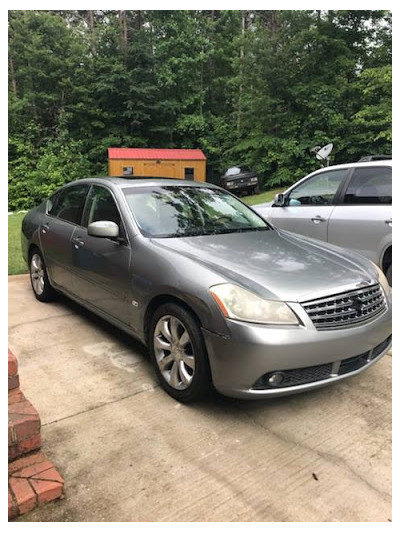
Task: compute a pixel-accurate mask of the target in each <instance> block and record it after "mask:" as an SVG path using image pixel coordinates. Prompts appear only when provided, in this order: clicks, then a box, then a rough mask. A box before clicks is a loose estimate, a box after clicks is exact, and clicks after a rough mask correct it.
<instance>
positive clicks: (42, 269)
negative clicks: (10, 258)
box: [29, 248, 57, 302]
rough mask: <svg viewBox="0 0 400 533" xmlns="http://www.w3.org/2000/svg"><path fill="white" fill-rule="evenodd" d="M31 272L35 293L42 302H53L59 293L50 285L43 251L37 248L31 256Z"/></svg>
mask: <svg viewBox="0 0 400 533" xmlns="http://www.w3.org/2000/svg"><path fill="white" fill-rule="evenodd" d="M29 274H30V278H31V285H32V289H33V293H34V295H35V297H36V299H37V300H39V301H40V302H51V301H52V300H54V298H55V296H56V295H57V293H56V291H55V290H54V289H53V287H52V286H51V285H50V281H49V277H48V275H47V270H46V265H45V262H44V259H43V256H42V254H41V252H40V251H39V250H38V249H37V248H35V249H34V250H33V252H32V254H31V256H30V261H29Z"/></svg>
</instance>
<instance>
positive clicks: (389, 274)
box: [386, 265, 392, 286]
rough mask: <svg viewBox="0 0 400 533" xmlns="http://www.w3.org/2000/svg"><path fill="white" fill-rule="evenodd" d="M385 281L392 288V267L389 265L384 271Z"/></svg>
mask: <svg viewBox="0 0 400 533" xmlns="http://www.w3.org/2000/svg"><path fill="white" fill-rule="evenodd" d="M386 279H387V280H388V283H389V285H390V286H392V265H389V267H388V269H387V270H386Z"/></svg>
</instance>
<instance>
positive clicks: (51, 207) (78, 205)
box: [48, 185, 89, 224]
mask: <svg viewBox="0 0 400 533" xmlns="http://www.w3.org/2000/svg"><path fill="white" fill-rule="evenodd" d="M88 189H89V187H88V185H76V186H74V187H67V188H66V189H63V190H61V191H60V192H59V193H56V194H55V195H54V196H52V197H51V199H50V201H49V202H48V214H49V215H51V216H53V217H57V218H61V219H62V220H65V221H67V222H72V223H73V224H80V223H81V218H82V211H83V206H84V205H85V199H86V194H87V192H88Z"/></svg>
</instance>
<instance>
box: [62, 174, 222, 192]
mask: <svg viewBox="0 0 400 533" xmlns="http://www.w3.org/2000/svg"><path fill="white" fill-rule="evenodd" d="M77 183H97V184H101V183H104V184H109V185H113V186H117V187H119V188H121V189H127V188H131V187H156V186H157V185H159V186H160V185H170V186H171V185H172V186H174V185H175V186H180V187H182V186H184V187H212V188H215V189H218V188H219V187H218V186H216V185H213V184H212V183H208V182H202V181H192V180H183V179H174V178H153V177H132V178H125V177H120V176H95V177H92V178H84V179H80V180H76V181H73V182H71V183H70V184H71V185H72V184H77ZM70 184H69V185H70Z"/></svg>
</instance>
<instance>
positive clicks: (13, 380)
mask: <svg viewBox="0 0 400 533" xmlns="http://www.w3.org/2000/svg"><path fill="white" fill-rule="evenodd" d="M18 387H19V377H18V376H10V375H9V376H8V390H9V391H10V390H13V389H18Z"/></svg>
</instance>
